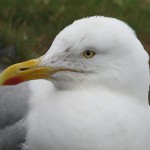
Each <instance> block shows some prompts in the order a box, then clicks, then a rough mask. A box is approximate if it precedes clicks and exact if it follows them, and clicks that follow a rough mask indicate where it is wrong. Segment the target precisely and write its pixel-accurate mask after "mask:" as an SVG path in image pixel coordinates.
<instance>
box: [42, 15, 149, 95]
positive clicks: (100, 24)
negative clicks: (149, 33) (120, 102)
mask: <svg viewBox="0 0 150 150" xmlns="http://www.w3.org/2000/svg"><path fill="white" fill-rule="evenodd" d="M85 50H92V51H94V52H95V53H96V55H95V56H94V57H93V58H91V59H86V58H84V57H83V56H82V54H83V52H84V51H85ZM42 65H46V66H57V67H63V68H70V69H73V70H79V71H81V72H82V73H77V72H74V73H73V72H58V73H56V74H54V76H55V78H56V79H57V80H52V82H53V83H54V85H55V86H57V88H61V89H72V88H79V87H81V88H84V87H92V86H107V87H108V88H113V89H116V90H120V91H121V90H122V92H127V93H131V94H133V95H136V96H139V97H140V98H141V97H143V96H144V97H147V93H148V86H149V83H148V81H149V71H148V54H147V53H146V51H145V50H144V48H143V46H142V45H141V43H140V42H139V40H138V39H137V37H136V35H135V33H134V31H133V30H132V29H131V28H130V27H129V26H128V25H127V24H125V23H124V22H122V21H119V20H117V19H114V18H108V17H96V16H95V17H90V18H84V19H81V20H77V21H75V22H74V23H73V24H71V25H70V26H68V27H66V28H65V29H64V30H63V31H61V32H60V33H59V34H58V35H57V37H56V38H55V40H54V42H53V44H52V46H51V47H50V49H49V50H48V52H47V53H46V54H45V57H44V59H43V62H42ZM139 91H140V92H139Z"/></svg>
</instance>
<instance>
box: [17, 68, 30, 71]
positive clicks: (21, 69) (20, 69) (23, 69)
mask: <svg viewBox="0 0 150 150" xmlns="http://www.w3.org/2000/svg"><path fill="white" fill-rule="evenodd" d="M28 69H30V68H19V71H25V70H28Z"/></svg>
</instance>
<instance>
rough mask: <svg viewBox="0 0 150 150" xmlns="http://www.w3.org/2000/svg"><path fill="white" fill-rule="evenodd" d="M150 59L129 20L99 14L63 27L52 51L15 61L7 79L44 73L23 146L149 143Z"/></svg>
mask: <svg viewBox="0 0 150 150" xmlns="http://www.w3.org/2000/svg"><path fill="white" fill-rule="evenodd" d="M148 61H149V57H148V54H147V52H146V51H145V50H144V48H143V46H142V44H141V43H140V41H139V40H138V38H137V37H136V34H135V32H134V31H133V30H132V29H131V28H130V27H129V26H128V25H127V24H126V23H124V22H123V21H120V20H118V19H115V18H109V17H104V16H92V17H88V18H83V19H80V20H77V21H75V22H73V24H71V25H69V26H68V27H66V28H65V29H64V30H62V31H61V32H60V33H59V34H58V35H57V36H56V38H55V39H54V42H53V43H52V45H51V47H50V49H49V50H48V51H47V53H46V54H45V55H43V56H41V57H40V58H37V59H32V60H29V61H26V62H23V63H18V64H15V65H12V66H10V67H8V68H7V69H6V70H4V71H3V72H2V73H1V75H0V84H1V85H15V84H19V83H22V82H25V81H29V80H36V79H37V81H31V82H30V88H31V93H32V95H31V97H30V100H29V107H30V108H29V111H28V114H27V115H26V118H25V125H26V128H27V134H26V142H25V143H24V145H23V150H149V149H150V133H149V131H150V107H149V104H148V90H149V65H148ZM40 79H42V80H40ZM43 79H45V80H43Z"/></svg>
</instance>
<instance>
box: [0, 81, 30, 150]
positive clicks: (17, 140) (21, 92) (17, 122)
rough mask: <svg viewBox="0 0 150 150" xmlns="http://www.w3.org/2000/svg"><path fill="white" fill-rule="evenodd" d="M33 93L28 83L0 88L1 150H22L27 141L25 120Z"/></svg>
mask: <svg viewBox="0 0 150 150" xmlns="http://www.w3.org/2000/svg"><path fill="white" fill-rule="evenodd" d="M30 94H31V91H30V89H29V87H28V83H23V84H20V85H17V86H4V87H3V86H1V87H0V150H20V149H21V147H20V145H21V144H22V143H24V141H25V134H26V128H25V126H24V123H23V118H24V116H25V115H26V113H27V111H28V100H29V97H30Z"/></svg>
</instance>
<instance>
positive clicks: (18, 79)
mask: <svg viewBox="0 0 150 150" xmlns="http://www.w3.org/2000/svg"><path fill="white" fill-rule="evenodd" d="M40 62H41V58H39V59H32V60H29V61H26V62H23V63H18V64H15V65H12V66H10V67H8V68H7V69H6V70H4V71H3V72H2V73H1V74H0V85H16V84H19V83H22V82H25V81H29V80H35V79H48V78H51V75H52V74H53V73H55V72H57V71H60V70H61V71H63V69H60V68H55V67H44V66H40V65H39V64H40Z"/></svg>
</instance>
